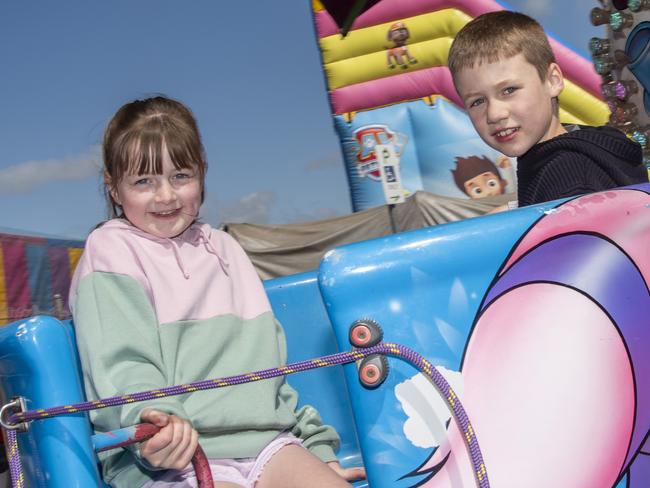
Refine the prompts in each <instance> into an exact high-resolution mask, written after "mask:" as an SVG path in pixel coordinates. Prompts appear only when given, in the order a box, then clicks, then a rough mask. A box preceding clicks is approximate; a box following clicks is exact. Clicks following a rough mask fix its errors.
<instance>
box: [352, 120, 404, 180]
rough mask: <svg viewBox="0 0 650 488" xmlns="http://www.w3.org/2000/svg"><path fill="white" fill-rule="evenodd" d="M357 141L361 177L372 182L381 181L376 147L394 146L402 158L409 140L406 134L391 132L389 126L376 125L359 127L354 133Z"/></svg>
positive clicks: (357, 160) (357, 157) (357, 159)
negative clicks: (381, 145)
mask: <svg viewBox="0 0 650 488" xmlns="http://www.w3.org/2000/svg"><path fill="white" fill-rule="evenodd" d="M353 136H354V140H355V145H354V149H355V159H356V164H357V171H358V174H359V177H361V178H363V177H364V176H367V177H368V178H370V179H371V180H375V181H381V173H380V169H379V164H378V163H377V155H376V153H375V146H376V145H377V144H392V145H393V147H394V148H395V154H397V156H400V155H401V154H402V152H403V150H404V146H405V145H406V143H407V141H408V138H407V137H406V135H405V134H401V133H399V132H395V131H393V130H391V129H390V128H389V127H388V126H387V125H381V124H374V125H364V126H363V127H359V128H358V129H357V130H355V131H354V133H353Z"/></svg>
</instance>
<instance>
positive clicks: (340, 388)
mask: <svg viewBox="0 0 650 488" xmlns="http://www.w3.org/2000/svg"><path fill="white" fill-rule="evenodd" d="M264 286H265V288H266V293H267V295H268V297H269V299H270V301H271V306H272V308H273V312H274V313H275V316H276V317H277V318H278V320H279V321H280V323H281V324H283V326H284V328H285V332H286V336H287V349H288V361H287V362H289V363H293V362H297V361H304V360H307V359H313V358H317V357H321V356H326V355H328V354H334V353H337V352H339V350H338V348H337V345H336V338H335V337H334V331H333V330H332V326H331V324H330V321H329V318H328V317H327V312H326V311H325V305H324V304H323V301H322V299H321V295H320V291H319V289H318V280H317V273H316V271H310V272H308V273H301V274H296V275H291V276H285V277H282V278H275V279H273V280H268V281H265V282H264ZM287 381H288V382H289V384H290V385H291V386H293V387H294V388H295V389H296V390H297V391H298V392H299V393H300V396H299V406H302V405H312V406H313V407H315V408H316V409H317V410H318V412H319V413H320V415H321V418H322V420H323V422H325V423H326V424H329V425H331V426H333V427H334V428H335V429H336V431H337V432H338V433H339V435H340V436H341V447H340V449H339V451H338V452H337V456H338V458H339V461H340V462H341V465H342V466H345V467H351V466H361V464H362V460H361V453H360V451H359V442H358V440H357V435H356V430H355V427H354V423H353V417H352V407H351V405H350V400H349V398H348V395H347V386H346V384H345V377H344V375H343V370H342V368H341V367H339V366H334V367H329V368H320V369H316V370H312V371H310V372H308V373H302V374H295V375H291V376H289V377H287ZM355 486H359V487H361V486H367V485H366V484H365V483H360V484H358V485H355Z"/></svg>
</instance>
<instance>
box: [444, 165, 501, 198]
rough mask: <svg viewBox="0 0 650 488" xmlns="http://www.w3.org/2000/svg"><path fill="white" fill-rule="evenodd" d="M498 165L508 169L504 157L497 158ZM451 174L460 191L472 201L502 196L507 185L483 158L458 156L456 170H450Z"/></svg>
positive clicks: (497, 171)
mask: <svg viewBox="0 0 650 488" xmlns="http://www.w3.org/2000/svg"><path fill="white" fill-rule="evenodd" d="M498 164H499V167H501V168H504V169H505V168H509V167H510V161H509V160H508V158H506V157H500V158H498ZM451 173H452V175H453V177H454V182H455V183H456V186H457V187H458V188H459V189H460V191H462V192H463V193H465V194H467V196H468V197H470V198H471V199H473V200H475V199H478V198H485V197H492V196H496V195H503V194H504V193H505V189H506V186H507V185H508V182H507V181H506V180H505V179H503V178H502V177H501V174H500V173H499V170H498V169H497V167H496V165H495V164H494V163H493V162H492V161H490V160H489V159H488V158H486V157H485V156H483V157H478V156H469V157H467V158H462V157H460V156H459V157H457V158H456V169H455V170H454V169H452V170H451Z"/></svg>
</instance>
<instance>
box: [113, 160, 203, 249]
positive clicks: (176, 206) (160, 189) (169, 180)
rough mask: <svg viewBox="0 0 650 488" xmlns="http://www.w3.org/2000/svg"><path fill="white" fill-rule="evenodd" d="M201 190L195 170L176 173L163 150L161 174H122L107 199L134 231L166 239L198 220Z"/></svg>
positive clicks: (177, 171)
mask: <svg viewBox="0 0 650 488" xmlns="http://www.w3.org/2000/svg"><path fill="white" fill-rule="evenodd" d="M201 187H202V182H201V181H200V177H199V173H198V171H197V169H196V168H192V169H188V168H183V169H176V168H175V167H174V164H173V163H172V160H171V158H170V157H169V153H168V152H167V150H166V149H164V150H163V159H162V174H141V175H136V174H126V175H125V176H124V177H123V178H122V180H121V181H120V182H118V184H117V185H115V186H113V187H112V188H111V196H112V197H113V199H114V200H115V202H116V203H117V204H119V205H120V206H121V207H122V210H123V211H124V215H125V216H126V218H127V219H128V220H129V222H131V223H132V224H133V225H135V226H136V227H137V228H139V229H141V230H143V231H145V232H148V233H149V234H152V235H154V236H157V237H163V238H170V237H176V236H177V235H179V234H181V233H182V232H183V231H184V230H185V229H187V228H188V227H189V226H190V225H191V224H192V222H194V220H195V219H196V218H197V217H198V214H199V207H200V206H201V189H202V188H201Z"/></svg>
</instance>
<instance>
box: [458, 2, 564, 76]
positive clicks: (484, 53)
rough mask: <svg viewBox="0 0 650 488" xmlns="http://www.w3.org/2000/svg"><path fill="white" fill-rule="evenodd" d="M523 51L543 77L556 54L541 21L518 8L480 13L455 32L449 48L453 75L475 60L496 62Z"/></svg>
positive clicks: (553, 61) (527, 59) (472, 64)
mask: <svg viewBox="0 0 650 488" xmlns="http://www.w3.org/2000/svg"><path fill="white" fill-rule="evenodd" d="M519 53H523V55H524V58H526V61H528V62H529V63H530V64H532V65H533V66H534V67H535V69H536V70H537V73H538V74H539V77H540V79H541V80H542V81H544V80H545V79H546V74H547V71H548V67H549V65H550V64H551V63H555V56H554V54H553V51H552V49H551V45H550V44H549V42H548V38H547V37H546V33H545V32H544V29H543V28H542V26H541V25H539V23H538V22H537V21H536V20H534V19H532V18H530V17H528V16H527V15H524V14H522V13H519V12H511V11H508V10H500V11H498V12H489V13H486V14H483V15H479V16H478V17H476V18H475V19H473V20H471V21H470V22H469V23H467V24H466V25H465V26H464V27H463V28H462V29H461V30H460V31H459V32H458V34H456V38H455V39H454V42H453V43H452V45H451V48H450V50H449V58H448V65H449V70H450V71H451V75H452V77H454V78H455V77H456V74H457V73H458V72H460V71H461V70H462V69H464V68H471V67H472V66H474V64H475V63H477V62H478V63H479V64H480V63H483V62H488V63H494V62H495V61H499V60H501V59H508V58H511V57H513V56H516V55H517V54H519Z"/></svg>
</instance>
